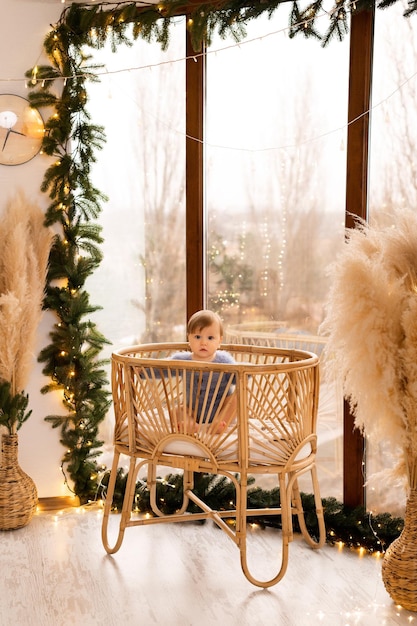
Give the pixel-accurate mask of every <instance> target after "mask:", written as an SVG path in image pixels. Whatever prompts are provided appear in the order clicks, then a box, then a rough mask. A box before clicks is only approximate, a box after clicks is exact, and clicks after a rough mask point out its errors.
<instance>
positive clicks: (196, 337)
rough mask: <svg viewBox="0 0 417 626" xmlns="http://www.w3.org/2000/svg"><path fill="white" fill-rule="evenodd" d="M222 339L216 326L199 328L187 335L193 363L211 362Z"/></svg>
mask: <svg viewBox="0 0 417 626" xmlns="http://www.w3.org/2000/svg"><path fill="white" fill-rule="evenodd" d="M222 339H223V337H222V336H221V335H220V328H219V325H218V324H211V326H206V327H205V328H200V329H199V330H196V331H194V332H193V333H191V334H189V335H188V343H189V344H190V348H191V352H192V353H193V360H194V361H212V360H213V359H214V356H215V354H216V351H217V350H218V349H219V347H220V344H221V342H222Z"/></svg>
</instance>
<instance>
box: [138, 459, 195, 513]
mask: <svg viewBox="0 0 417 626" xmlns="http://www.w3.org/2000/svg"><path fill="white" fill-rule="evenodd" d="M157 468H158V466H157V465H156V464H155V463H153V462H149V468H148V480H147V485H148V489H149V498H150V505H151V509H152V512H153V513H154V514H155V515H157V516H158V517H169V516H168V515H167V514H166V513H163V512H162V511H161V509H160V508H159V506H158V503H157V498H156V496H157V494H156V482H157V481H156V472H157ZM193 487H194V472H192V471H190V470H184V473H183V498H182V505H181V508H180V509H178V510H177V511H176V512H175V515H182V514H183V513H185V511H186V510H187V507H188V504H189V502H190V499H189V497H188V495H187V494H188V492H189V490H192V489H193Z"/></svg>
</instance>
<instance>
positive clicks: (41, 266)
mask: <svg viewBox="0 0 417 626" xmlns="http://www.w3.org/2000/svg"><path fill="white" fill-rule="evenodd" d="M52 239H53V233H52V231H51V230H50V229H47V228H45V226H44V215H43V212H42V210H41V209H40V207H39V206H38V205H36V204H34V203H32V202H29V201H28V200H27V198H26V197H25V196H24V194H23V193H19V194H18V195H17V196H16V197H15V198H14V199H13V200H12V201H11V202H10V203H9V205H8V206H7V208H6V211H5V213H4V215H3V216H2V217H1V218H0V379H2V380H4V381H7V382H10V383H11V391H12V393H13V394H16V393H21V392H23V390H24V389H25V386H26V384H27V382H28V378H29V374H30V371H31V369H32V367H33V358H34V355H33V351H34V347H35V341H36V332H37V328H38V325H39V322H40V319H41V315H42V302H43V298H44V292H45V283H46V274H47V268H48V258H49V252H50V249H51V245H52Z"/></svg>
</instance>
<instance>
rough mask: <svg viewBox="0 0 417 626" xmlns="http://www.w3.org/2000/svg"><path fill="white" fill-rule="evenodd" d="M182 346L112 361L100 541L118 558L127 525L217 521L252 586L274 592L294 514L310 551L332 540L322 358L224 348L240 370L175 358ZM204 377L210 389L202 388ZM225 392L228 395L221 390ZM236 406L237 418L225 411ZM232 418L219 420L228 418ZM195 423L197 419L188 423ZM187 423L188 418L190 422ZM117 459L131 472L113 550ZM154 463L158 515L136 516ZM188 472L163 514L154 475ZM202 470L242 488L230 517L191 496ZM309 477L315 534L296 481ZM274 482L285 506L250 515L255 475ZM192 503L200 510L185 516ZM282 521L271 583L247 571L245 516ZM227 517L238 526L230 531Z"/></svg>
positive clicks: (151, 347)
mask: <svg viewBox="0 0 417 626" xmlns="http://www.w3.org/2000/svg"><path fill="white" fill-rule="evenodd" d="M187 347H188V346H187V344H185V343H181V344H178V343H175V344H173V343H166V344H147V345H140V346H134V347H130V348H126V349H123V350H120V351H118V352H115V353H113V355H112V392H113V402H114V410H115V420H116V421H115V434H114V459H113V464H112V469H111V474H110V479H109V484H108V492H107V497H106V500H105V506H104V515H103V523H102V540H103V545H104V547H105V549H106V551H107V552H108V553H109V554H113V553H115V552H117V550H119V548H120V546H121V545H122V541H123V537H124V531H125V529H126V528H127V527H131V526H136V525H141V524H151V523H160V522H169V521H171V522H177V521H186V520H202V519H208V518H209V519H212V520H214V522H215V523H216V524H217V525H218V526H219V527H220V528H221V529H222V530H223V531H225V533H226V534H227V535H228V536H229V537H230V538H231V539H232V540H233V541H234V542H235V543H236V545H237V546H238V548H239V550H240V558H241V565H242V570H243V572H244V574H245V576H246V577H247V579H248V580H249V581H250V582H251V583H253V584H254V585H257V586H260V587H269V586H272V585H274V584H276V583H277V582H278V581H279V580H281V579H282V577H283V576H284V574H285V571H286V569H287V564H288V550H289V543H290V542H291V540H292V539H293V519H292V516H293V515H297V516H298V522H299V526H300V529H301V532H302V536H303V537H304V539H305V540H306V541H307V543H308V545H309V546H311V547H312V548H319V547H321V546H322V545H323V544H324V542H325V526H324V517H323V509H322V502H321V498H320V491H319V483H318V479H317V471H316V465H315V457H316V449H317V437H316V420H317V404H318V389H319V360H318V357H317V356H316V355H314V354H312V353H308V352H304V351H301V350H284V349H279V348H268V347H264V346H249V345H231V344H230V345H225V346H223V349H225V350H228V351H229V352H230V353H231V354H232V356H233V357H234V359H235V361H236V364H234V365H230V364H227V365H226V364H214V363H202V362H198V361H182V360H181V361H180V360H170V358H169V357H170V355H172V354H174V353H175V352H178V351H179V350H187ZM202 380H205V381H206V384H205V390H204V384H203V385H202V384H201V381H202ZM220 390H222V391H221V392H220ZM232 399H233V403H234V406H235V408H236V410H235V413H234V414H233V415H231V414H230V410H229V411H228V412H227V411H226V413H225V407H226V406H229V408H230V404H231V400H232ZM225 415H227V417H226V421H225V420H223V419H222V420H220V418H221V417H224V416H225ZM190 416H191V417H192V418H193V420H190ZM185 417H186V419H185ZM120 455H124V456H126V457H128V458H129V473H128V479H127V484H126V491H125V496H124V501H123V507H122V512H121V515H120V525H119V528H118V531H117V532H118V536H117V539H116V540H115V542H114V543H113V544H112V545H110V543H109V528H108V526H109V516H110V513H111V510H112V502H113V495H114V487H115V483H116V476H117V471H118V467H119V463H120ZM144 466H147V487H148V489H149V490H150V502H151V506H152V510H153V512H154V516H140V515H139V516H138V515H136V514H134V513H132V509H133V499H134V494H135V486H136V482H137V477H138V472H139V470H140V469H141V468H143V467H144ZM160 466H165V467H168V468H175V469H176V470H180V471H182V472H183V482H184V499H183V503H182V506H181V507H180V509H179V510H178V511H177V512H176V513H175V514H171V515H164V514H163V513H162V511H161V510H160V505H159V503H158V499H157V490H156V485H157V475H158V474H157V468H158V467H160ZM195 472H202V473H209V474H214V475H222V476H226V477H228V478H229V479H230V481H231V482H232V483H233V485H234V487H235V492H236V499H235V502H234V503H233V505H231V508H230V510H227V511H224V510H212V509H211V508H210V507H209V506H208V505H207V504H206V503H205V502H203V501H202V500H201V499H200V498H199V497H198V496H197V495H196V494H195V493H194V492H193V479H194V473H195ZM306 472H309V473H310V475H311V481H312V491H313V494H314V502H315V507H316V515H317V521H318V532H317V537H312V536H310V534H309V532H308V530H307V528H306V524H305V520H304V511H303V506H302V501H301V497H300V491H299V487H298V477H299V476H300V475H301V474H305V473H306ZM258 474H269V475H271V474H273V475H276V476H277V484H278V486H279V490H280V507H279V508H265V509H252V508H251V509H248V508H247V485H248V477H249V476H251V475H254V476H255V475H258ZM190 502H192V503H194V504H195V505H197V506H198V510H199V512H198V513H190V512H188V511H187V508H188V507H189V504H190ZM267 515H280V516H281V528H282V530H277V533H278V532H280V533H281V535H282V550H281V551H280V555H279V556H278V572H277V574H276V575H275V576H274V577H273V578H271V579H270V580H266V581H260V580H257V579H256V578H255V577H254V576H252V575H251V573H250V572H249V569H248V564H247V518H248V516H251V517H253V516H257V517H260V516H267ZM230 519H232V520H234V524H232V525H231V524H230V523H228V522H230Z"/></svg>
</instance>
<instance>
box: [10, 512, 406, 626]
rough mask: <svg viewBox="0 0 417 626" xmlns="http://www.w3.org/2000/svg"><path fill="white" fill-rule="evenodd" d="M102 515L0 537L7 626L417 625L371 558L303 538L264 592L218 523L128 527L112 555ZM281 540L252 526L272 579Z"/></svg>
mask: <svg viewBox="0 0 417 626" xmlns="http://www.w3.org/2000/svg"><path fill="white" fill-rule="evenodd" d="M101 519H102V510H101V509H100V508H99V507H98V505H93V506H90V507H88V508H78V509H66V510H64V511H62V512H60V513H54V512H52V513H51V512H46V513H39V514H37V515H35V517H34V518H33V519H32V521H31V522H30V524H29V525H28V526H26V527H25V528H22V529H19V530H15V531H1V532H0V572H1V574H0V576H1V591H0V625H1V626H93V625H94V626H95V625H97V626H149V625H152V624H158V625H161V626H177V625H178V626H194V625H195V626H211V625H219V626H235V625H236V626H249V625H250V626H266V625H267V624H268V625H269V624H270V625H273V626H287V625H288V626H310V624H311V625H312V626H316V625H318V624H322V625H325V626H338V625H340V626H350V625H352V626H353V625H356V624H360V625H365V624H366V626H374V625H375V626H383V625H391V624H413V623H415V624H416V625H417V613H410V612H408V611H404V610H402V609H400V608H398V607H396V606H394V604H393V603H392V601H391V599H390V598H389V596H388V594H387V593H386V592H385V589H384V586H383V583H382V579H381V573H380V572H381V560H378V559H377V558H376V557H373V556H363V557H360V556H359V555H358V553H357V552H354V553H353V552H349V551H348V550H346V549H343V550H342V551H340V550H339V549H338V548H337V547H331V546H329V545H326V546H325V547H324V548H322V549H321V550H319V551H315V550H312V549H310V548H308V547H307V546H306V544H304V543H303V542H302V540H301V539H300V538H299V537H298V536H297V537H296V539H295V541H294V542H293V543H292V544H291V546H290V548H291V550H290V562H289V567H288V571H287V574H286V575H285V577H284V579H283V580H282V581H281V582H280V583H278V584H277V585H276V586H275V587H272V588H271V589H269V590H263V589H260V588H258V587H254V586H253V585H251V584H250V583H249V582H248V581H247V580H246V579H245V577H244V576H243V573H242V572H241V569H240V563H239V552H238V550H237V548H236V546H235V545H234V543H233V542H232V541H231V540H230V539H229V538H228V537H227V536H226V535H225V534H224V533H223V532H222V531H220V530H219V529H218V528H217V527H216V526H215V525H214V524H213V523H212V522H206V523H205V524H203V525H201V524H194V523H193V524H161V525H153V526H147V527H143V526H142V527H136V528H130V529H127V531H126V534H125V539H124V543H123V545H122V547H121V549H120V551H119V552H118V553H117V554H115V555H114V556H108V555H107V554H106V553H105V551H104V549H103V546H102V543H101V535H100V532H101ZM114 521H116V516H113V515H112V523H113V522H114ZM279 535H280V533H279V531H277V530H275V529H268V530H261V529H260V528H259V527H255V528H253V529H252V530H251V537H250V555H251V557H250V562H251V563H252V565H253V568H254V571H255V573H257V574H259V575H263V574H264V575H265V576H266V575H268V574H271V573H272V570H273V569H274V560H273V555H274V553H275V552H276V550H278V549H279Z"/></svg>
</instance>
